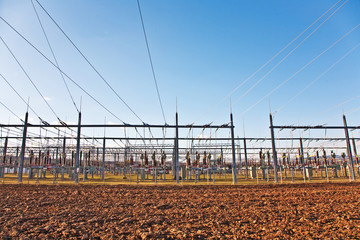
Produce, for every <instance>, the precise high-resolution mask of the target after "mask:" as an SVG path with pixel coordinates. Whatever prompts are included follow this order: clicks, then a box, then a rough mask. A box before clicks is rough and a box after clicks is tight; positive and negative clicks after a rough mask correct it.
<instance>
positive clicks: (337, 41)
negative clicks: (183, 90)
mask: <svg viewBox="0 0 360 240" xmlns="http://www.w3.org/2000/svg"><path fill="white" fill-rule="evenodd" d="M359 26H360V24H358V25H357V26H356V27H354V28H353V29H351V30H350V31H349V32H347V33H346V34H345V35H343V36H342V37H341V38H339V39H338V40H336V41H335V42H334V43H333V44H332V45H331V46H330V47H328V48H327V49H326V50H324V51H323V52H322V53H320V54H319V55H317V56H316V57H315V58H313V59H312V60H311V61H310V62H308V63H307V64H305V65H304V66H303V67H302V68H300V69H299V70H298V71H297V72H295V73H294V74H293V75H292V76H291V77H289V78H288V79H286V80H285V81H283V82H282V83H280V84H279V85H278V86H277V87H275V88H274V89H273V90H271V91H270V92H269V93H268V94H266V95H265V96H264V97H262V98H261V99H260V100H259V101H257V102H256V103H255V104H253V105H251V106H250V107H249V108H248V109H246V110H245V111H244V112H243V113H242V115H243V114H245V113H247V112H248V111H250V110H251V109H252V108H254V107H255V106H256V105H258V104H259V103H260V102H262V101H263V100H264V99H265V98H267V97H268V96H270V95H271V94H273V93H274V92H275V91H276V90H278V89H279V88H280V87H281V86H283V85H284V84H285V83H287V82H288V81H289V80H291V79H292V78H293V77H295V76H296V75H297V74H299V73H300V72H301V71H303V70H304V69H305V68H307V67H308V66H309V65H310V64H312V63H313V62H314V61H315V60H316V59H318V58H319V57H320V56H322V55H323V54H324V53H326V52H327V51H328V50H330V49H331V48H333V47H334V46H335V45H336V44H338V43H339V42H340V41H341V40H342V39H344V38H345V37H346V36H347V35H349V34H350V33H352V32H353V31H354V30H355V29H357V28H358V27H359Z"/></svg>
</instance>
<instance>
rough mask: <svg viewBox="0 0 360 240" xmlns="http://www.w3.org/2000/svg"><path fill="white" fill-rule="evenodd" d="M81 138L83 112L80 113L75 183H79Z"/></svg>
mask: <svg viewBox="0 0 360 240" xmlns="http://www.w3.org/2000/svg"><path fill="white" fill-rule="evenodd" d="M80 136H81V112H79V119H78V131H77V137H76V153H75V170H74V175H75V183H78V182H79V161H80Z"/></svg>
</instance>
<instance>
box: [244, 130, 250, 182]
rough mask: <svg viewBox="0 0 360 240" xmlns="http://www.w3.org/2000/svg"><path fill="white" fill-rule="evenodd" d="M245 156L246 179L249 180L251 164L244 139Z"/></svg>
mask: <svg viewBox="0 0 360 240" xmlns="http://www.w3.org/2000/svg"><path fill="white" fill-rule="evenodd" d="M244 155H245V179H248V178H249V169H248V168H249V164H248V158H247V149H246V138H245V137H244Z"/></svg>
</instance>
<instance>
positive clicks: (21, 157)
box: [18, 112, 29, 183]
mask: <svg viewBox="0 0 360 240" xmlns="http://www.w3.org/2000/svg"><path fill="white" fill-rule="evenodd" d="M28 118H29V113H28V112H26V114H25V122H24V129H23V137H22V144H21V152H20V164H19V175H18V178H19V179H18V182H19V183H21V182H22V175H23V168H24V158H25V147H26V134H27V127H28Z"/></svg>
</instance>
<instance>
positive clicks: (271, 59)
mask: <svg viewBox="0 0 360 240" xmlns="http://www.w3.org/2000/svg"><path fill="white" fill-rule="evenodd" d="M341 1H342V0H339V1H338V2H337V3H335V4H334V5H333V6H331V7H330V8H329V9H328V10H327V11H326V12H325V13H323V14H322V15H321V16H320V17H319V18H317V19H316V20H315V21H314V22H313V23H312V24H310V25H309V26H308V27H307V28H306V29H305V30H304V31H302V32H301V33H300V34H299V35H298V36H296V37H295V38H294V39H293V40H292V41H291V42H289V43H288V44H287V45H286V46H285V47H283V48H282V49H281V50H280V51H279V52H277V53H276V54H275V55H274V56H273V57H271V58H270V59H269V60H268V61H267V62H266V63H265V64H263V65H262V66H261V67H260V68H258V69H257V70H256V71H255V72H254V73H253V74H251V75H250V76H249V77H248V78H246V79H245V80H244V81H243V82H241V83H240V84H239V85H238V86H237V87H236V88H234V89H233V90H232V91H231V92H230V93H228V94H227V95H226V96H225V97H224V98H222V99H221V100H220V101H219V102H218V103H217V104H215V105H214V106H213V107H211V108H210V109H209V110H208V111H207V112H206V113H205V114H202V116H204V115H207V114H208V113H210V112H211V111H212V110H214V109H215V108H216V107H218V106H219V105H220V104H221V103H222V102H223V101H224V100H225V99H227V98H228V97H230V96H231V95H233V94H234V93H235V92H236V91H237V90H238V89H239V88H240V87H242V86H243V85H244V84H245V83H247V82H248V81H249V80H251V79H252V78H253V77H254V76H255V75H256V74H257V73H258V72H259V71H261V70H262V69H263V68H264V67H266V66H267V65H268V64H269V63H270V62H272V61H273V60H274V59H275V58H276V57H277V56H279V55H280V54H281V53H282V52H283V51H284V50H286V49H287V48H288V47H289V46H290V45H291V44H292V43H294V42H295V41H296V40H297V39H299V38H300V37H301V36H302V35H304V33H305V32H307V30H309V29H310V28H311V27H312V26H313V25H315V24H316V23H317V22H318V21H319V20H320V19H321V18H323V17H324V16H325V15H326V14H327V13H328V12H329V11H331V10H332V9H333V8H334V7H335V6H336V5H338V4H339V2H341ZM347 1H348V0H347ZM347 1H346V2H347ZM346 2H345V3H346ZM345 3H344V4H345ZM341 7H342V6H341ZM337 10H338V9H337ZM337 10H336V11H337ZM336 11H335V12H336ZM335 12H334V13H335ZM325 21H327V19H326V20H325ZM301 44H302V43H301ZM301 44H300V45H301ZM297 47H298V46H297ZM297 47H296V48H297ZM296 48H295V49H296ZM295 49H294V50H295ZM294 50H293V51H294ZM290 54H291V53H290ZM284 60H285V59H284ZM279 64H280V63H279ZM271 71H272V70H271ZM265 77H266V76H265ZM265 77H264V78H265ZM237 101H238V100H237ZM237 101H236V102H237ZM198 120H199V119H198ZM198 120H196V121H198ZM196 121H195V122H196Z"/></svg>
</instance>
